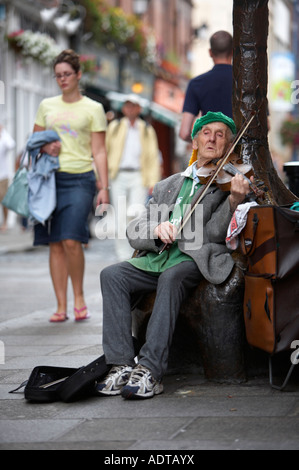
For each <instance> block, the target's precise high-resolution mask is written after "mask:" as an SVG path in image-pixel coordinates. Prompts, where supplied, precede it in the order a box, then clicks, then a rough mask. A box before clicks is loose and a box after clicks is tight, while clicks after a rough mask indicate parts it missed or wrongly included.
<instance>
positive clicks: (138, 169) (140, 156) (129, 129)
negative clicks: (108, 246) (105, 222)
mask: <svg viewBox="0 0 299 470" xmlns="http://www.w3.org/2000/svg"><path fill="white" fill-rule="evenodd" d="M141 111H142V100H141V98H140V97H139V96H138V95H134V94H130V95H127V97H126V99H125V101H124V104H123V106H122V113H123V115H124V116H123V118H122V119H120V120H118V119H116V120H113V121H112V122H111V123H110V124H109V126H108V130H107V135H106V146H107V154H108V168H109V181H110V186H111V194H110V195H111V202H112V205H113V208H114V211H115V212H114V215H115V227H116V234H115V235H116V252H117V256H118V258H119V260H120V261H123V260H125V259H128V258H129V257H130V256H132V252H133V251H132V248H131V247H130V245H129V243H128V241H127V239H126V236H125V227H126V226H127V223H128V221H129V218H130V215H131V216H136V210H137V209H138V206H139V208H140V207H141V206H142V205H144V204H145V202H146V199H147V197H148V195H150V194H151V191H152V188H153V187H154V185H155V184H156V183H157V182H158V181H159V180H160V178H161V171H160V157H159V149H158V140H157V135H156V132H155V130H154V128H153V127H152V126H151V125H150V124H149V123H147V122H146V121H145V120H144V119H141V118H140V114H141ZM122 228H123V230H122ZM122 232H123V233H122Z"/></svg>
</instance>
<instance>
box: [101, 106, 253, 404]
mask: <svg viewBox="0 0 299 470" xmlns="http://www.w3.org/2000/svg"><path fill="white" fill-rule="evenodd" d="M235 132H236V128H235V124H234V122H233V120H232V119H231V118H229V117H228V116H225V115H224V114H222V113H221V112H218V113H212V112H210V113H207V114H206V115H205V116H203V117H201V118H200V119H197V120H196V122H195V125H194V128H193V131H192V138H193V153H192V158H191V160H190V164H189V166H188V168H187V169H186V170H185V171H184V172H183V173H177V174H175V175H172V176H170V177H169V178H167V179H165V180H162V181H161V182H159V183H157V184H156V186H155V188H154V190H153V197H152V199H151V200H150V203H149V204H148V206H147V208H146V209H145V210H144V213H143V214H142V215H141V216H140V217H137V218H136V219H134V220H133V221H132V222H131V223H130V224H129V226H128V228H127V233H128V239H129V241H130V244H131V246H132V247H133V248H134V249H135V250H138V253H139V256H136V257H134V258H131V259H130V260H128V261H124V262H122V263H117V264H115V265H111V266H109V267H107V268H105V269H104V270H103V271H102V272H101V288H102V297H103V349H104V354H105V357H106V362H107V364H110V365H111V370H110V372H109V374H108V376H107V377H106V378H105V379H104V380H103V381H102V382H101V383H99V384H98V385H97V391H98V392H99V393H100V394H102V395H118V394H122V396H123V397H124V398H129V399H130V398H138V397H140V398H149V397H152V396H154V395H155V394H159V393H161V392H162V391H163V386H162V383H161V381H162V378H163V375H164V374H165V372H166V370H167V364H168V355H169V348H170V345H171V341H172V336H173V332H174V328H175V323H176V320H177V316H178V314H179V311H180V307H181V304H182V302H183V300H184V299H185V298H186V297H187V296H188V293H189V292H190V290H191V289H193V288H195V287H196V286H198V284H199V283H200V282H201V280H203V279H204V278H205V279H207V280H208V281H209V282H211V283H213V284H220V283H223V282H225V280H226V279H227V278H228V276H229V275H230V273H231V271H232V268H233V266H234V261H233V258H232V256H231V254H230V252H229V250H228V248H227V247H226V245H225V237H226V233H227V229H228V226H229V223H230V220H231V218H232V215H233V212H234V211H235V209H236V207H237V206H238V204H240V203H242V202H243V200H244V198H245V196H246V194H247V193H249V192H250V188H249V183H248V182H247V181H246V180H245V179H244V178H243V175H240V174H239V175H236V176H235V177H233V178H232V180H231V189H230V192H224V191H222V190H221V189H219V188H218V187H217V186H216V185H215V184H212V185H211V186H210V188H209V192H207V193H206V195H205V196H204V197H203V199H202V201H201V204H200V205H198V206H197V207H196V209H195V211H194V212H193V213H192V216H191V218H190V219H189V220H188V222H186V224H185V226H184V229H183V231H182V232H181V233H180V234H179V236H178V237H177V235H178V227H179V226H180V225H179V224H180V221H181V218H182V216H183V212H184V210H185V209H186V207H187V206H188V205H189V204H192V201H193V199H194V196H196V193H197V191H198V190H199V188H200V187H201V184H200V181H199V178H198V173H199V172H200V169H201V168H202V166H204V165H206V164H207V163H209V162H211V161H212V160H213V159H221V158H222V157H223V156H224V155H225V152H226V150H227V149H228V147H229V144H230V143H231V141H232V137H233V134H235ZM192 227H193V229H192ZM201 234H202V235H201ZM164 244H168V245H169V249H168V250H167V249H165V250H164V251H162V250H161V247H163V246H164ZM161 251H162V252H161ZM155 290H156V298H155V303H154V306H153V309H152V313H151V316H150V319H149V322H148V326H147V331H146V341H145V344H144V345H143V346H142V348H141V350H140V352H139V362H138V365H137V366H135V361H134V356H135V353H134V347H133V341H132V318H131V297H132V296H134V295H136V294H144V293H146V292H152V291H155Z"/></svg>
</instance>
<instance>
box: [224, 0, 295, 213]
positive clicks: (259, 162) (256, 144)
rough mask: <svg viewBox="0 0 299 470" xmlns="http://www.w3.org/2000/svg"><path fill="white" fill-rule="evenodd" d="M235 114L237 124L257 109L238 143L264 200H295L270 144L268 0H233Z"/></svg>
mask: <svg viewBox="0 0 299 470" xmlns="http://www.w3.org/2000/svg"><path fill="white" fill-rule="evenodd" d="M233 26H234V56H233V76H234V83H233V116H234V120H235V123H236V125H237V128H240V127H241V125H242V124H243V122H244V121H245V120H246V119H248V118H249V117H250V115H251V111H256V113H257V114H256V116H255V118H254V120H253V121H252V123H251V124H250V126H249V128H248V130H247V132H246V133H245V135H244V136H243V139H242V141H241V144H240V146H239V149H240V156H241V158H242V159H243V161H244V162H246V163H251V164H252V166H253V168H254V172H255V176H256V182H260V181H263V182H264V185H265V187H266V188H267V189H268V191H267V193H266V198H265V204H274V205H283V204H289V203H291V202H293V201H294V200H296V199H297V198H296V196H295V195H294V194H293V193H291V192H290V191H289V190H288V189H287V188H286V186H285V185H284V183H283V182H282V181H281V179H280V178H279V176H278V174H277V172H276V170H275V168H274V165H273V162H272V158H271V154H270V150H269V144H268V126H267V117H268V116H267V115H268V101H267V85H268V59H267V38H268V29H269V9H268V0H234V4H233Z"/></svg>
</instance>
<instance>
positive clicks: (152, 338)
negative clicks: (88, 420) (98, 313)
mask: <svg viewBox="0 0 299 470" xmlns="http://www.w3.org/2000/svg"><path fill="white" fill-rule="evenodd" d="M100 279H101V288H102V296H103V348H104V353H105V356H106V361H107V363H108V364H114V365H134V364H135V363H134V355H135V354H134V348H133V343H132V316H131V299H132V296H133V295H134V294H137V293H148V292H153V291H156V299H155V304H154V307H153V311H152V314H151V316H150V320H149V323H148V326H147V331H146V342H145V344H144V345H143V347H142V348H141V350H140V353H139V363H140V364H142V365H144V366H145V367H147V368H148V369H150V371H151V372H152V374H153V376H154V377H155V378H156V379H157V380H161V379H162V377H163V375H164V374H165V372H166V370H167V364H168V356H169V348H170V345H171V341H172V336H173V332H174V328H175V324H176V320H177V317H178V314H179V311H180V307H181V304H182V302H183V300H184V299H185V298H186V297H187V295H188V293H189V292H190V290H191V289H193V288H195V287H196V286H197V285H198V284H199V282H200V281H201V280H202V279H203V276H202V274H201V273H200V271H199V269H198V267H197V265H196V263H194V262H193V261H183V262H182V263H180V264H178V265H177V266H174V267H172V268H169V269H167V270H166V271H164V272H163V273H161V274H160V275H159V276H155V275H152V274H149V273H147V272H145V271H142V270H140V269H137V268H135V267H134V266H132V265H131V264H130V263H128V262H127V261H124V262H122V263H118V264H114V265H111V266H108V267H107V268H105V269H103V271H102V272H101V275H100Z"/></svg>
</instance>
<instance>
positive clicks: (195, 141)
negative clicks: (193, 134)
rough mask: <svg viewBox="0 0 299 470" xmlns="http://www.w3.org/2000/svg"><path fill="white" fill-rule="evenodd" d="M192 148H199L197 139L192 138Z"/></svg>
mask: <svg viewBox="0 0 299 470" xmlns="http://www.w3.org/2000/svg"><path fill="white" fill-rule="evenodd" d="M192 148H193V150H198V142H197V139H193V140H192Z"/></svg>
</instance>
